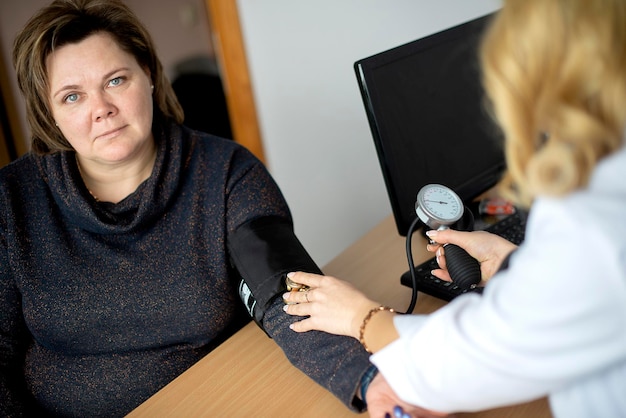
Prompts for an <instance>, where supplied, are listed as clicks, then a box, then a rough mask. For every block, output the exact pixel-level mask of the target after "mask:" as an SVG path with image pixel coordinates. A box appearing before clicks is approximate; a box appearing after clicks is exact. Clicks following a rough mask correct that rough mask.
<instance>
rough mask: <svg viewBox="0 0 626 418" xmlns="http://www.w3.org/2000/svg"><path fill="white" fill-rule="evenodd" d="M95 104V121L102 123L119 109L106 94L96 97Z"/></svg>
mask: <svg viewBox="0 0 626 418" xmlns="http://www.w3.org/2000/svg"><path fill="white" fill-rule="evenodd" d="M93 100H94V104H93V118H94V121H100V120H103V119H106V118H108V117H111V116H113V115H115V114H116V113H117V107H116V106H115V105H114V104H113V102H112V101H111V100H110V98H109V97H107V95H106V94H105V93H100V94H97V95H95V97H94V99H93Z"/></svg>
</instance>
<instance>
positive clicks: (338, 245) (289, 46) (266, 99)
mask: <svg viewBox="0 0 626 418" xmlns="http://www.w3.org/2000/svg"><path fill="white" fill-rule="evenodd" d="M499 6H500V2H499V1H498V0H471V1H469V0H392V1H382V0H315V1H308V2H303V1H294V0H264V1H258V0H238V7H239V14H240V17H241V21H242V30H243V32H244V41H245V44H246V52H247V58H248V64H249V67H250V72H251V77H252V82H253V88H254V94H255V100H256V105H257V111H258V114H259V121H260V125H261V133H262V136H263V142H264V145H265V152H266V157H267V163H268V166H269V168H270V170H271V172H272V174H273V175H274V177H275V179H276V181H277V182H278V184H279V185H280V187H281V189H282V190H283V192H284V194H285V196H286V198H287V201H288V202H289V205H290V207H291V209H292V212H293V215H294V218H295V225H296V232H297V234H298V236H299V237H300V239H301V241H302V242H303V244H304V245H305V247H306V248H307V249H308V250H309V251H310V253H311V255H312V256H313V258H314V259H315V260H316V261H317V262H318V263H319V264H320V265H324V264H326V263H327V262H328V261H330V260H331V259H332V258H333V257H335V256H336V255H337V254H339V253H340V252H341V251H342V250H343V249H345V248H346V247H347V246H349V245H350V244H351V243H352V242H354V241H355V240H356V239H357V238H358V237H360V236H361V235H363V234H364V233H366V232H367V231H368V230H370V229H371V228H372V227H374V226H375V225H376V224H377V223H378V222H380V221H381V220H382V219H384V218H385V217H387V216H388V215H390V214H391V206H390V204H389V200H388V197H387V192H386V189H385V186H384V182H383V178H382V174H381V170H380V167H379V164H378V159H377V157H376V151H375V148H374V144H373V141H372V137H371V134H370V131H369V125H368V122H367V118H366V115H365V111H364V108H363V103H362V100H361V96H360V94H359V89H358V84H357V82H356V77H355V75H354V70H353V64H354V62H355V61H357V60H358V59H361V58H365V57H367V56H369V55H373V54H375V53H378V52H381V51H384V50H386V49H389V48H392V47H395V46H398V45H400V44H403V43H406V42H409V41H412V40H414V39H417V38H420V37H423V36H425V35H428V34H431V33H433V32H437V31H439V30H442V29H445V28H447V27H449V26H453V25H455V24H458V23H461V22H463V21H466V20H470V19H472V18H475V17H478V16H480V15H483V14H486V13H489V12H491V11H494V10H496V9H497V8H498V7H499Z"/></svg>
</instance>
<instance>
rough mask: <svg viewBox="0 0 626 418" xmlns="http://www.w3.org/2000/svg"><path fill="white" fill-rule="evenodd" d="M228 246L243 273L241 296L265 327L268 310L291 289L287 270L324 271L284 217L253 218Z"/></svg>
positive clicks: (232, 234)
mask: <svg viewBox="0 0 626 418" xmlns="http://www.w3.org/2000/svg"><path fill="white" fill-rule="evenodd" d="M226 245H227V247H228V251H229V254H230V260H231V263H232V265H233V267H234V268H235V269H236V270H237V272H238V273H239V275H240V276H241V281H240V283H239V296H240V297H241V299H242V300H243V302H244V304H245V305H246V308H247V309H248V313H249V314H250V316H252V318H254V320H255V322H256V323H257V324H258V325H259V326H260V327H261V328H262V329H264V328H263V316H264V315H265V311H266V309H267V308H268V307H269V306H270V304H271V303H272V301H273V300H274V298H275V297H276V296H277V295H282V294H283V293H284V292H285V291H286V289H287V288H286V285H285V278H286V275H287V273H289V272H291V271H306V272H308V273H317V274H321V273H322V272H321V270H320V269H319V267H318V266H317V265H316V264H315V262H314V261H313V259H312V258H311V257H310V256H309V254H308V253H307V252H306V250H305V249H304V247H303V246H302V244H301V243H300V241H299V240H298V238H297V237H296V235H295V233H294V231H293V225H292V224H291V222H289V221H288V220H286V219H284V218H279V217H276V216H271V217H270V216H268V217H263V218H258V219H254V220H252V221H249V222H247V223H245V224H243V225H241V226H240V227H239V228H237V229H236V230H235V231H234V232H233V233H231V234H229V236H228V238H227V241H226Z"/></svg>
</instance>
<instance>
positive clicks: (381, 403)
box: [365, 373, 452, 418]
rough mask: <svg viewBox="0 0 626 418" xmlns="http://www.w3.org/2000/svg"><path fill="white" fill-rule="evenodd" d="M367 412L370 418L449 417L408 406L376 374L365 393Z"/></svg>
mask: <svg viewBox="0 0 626 418" xmlns="http://www.w3.org/2000/svg"><path fill="white" fill-rule="evenodd" d="M365 398H366V401H367V411H368V412H369V415H370V417H372V418H386V417H392V418H395V417H398V418H406V417H411V418H441V417H449V418H451V417H452V416H451V415H448V414H444V413H440V412H434V411H429V410H427V409H424V408H420V407H418V406H415V405H410V404H408V403H406V402H403V401H402V400H400V398H399V397H398V395H396V393H395V392H394V391H393V389H391V386H389V383H387V380H385V378H384V377H383V375H382V374H380V373H378V374H377V375H376V377H374V379H372V382H371V383H370V385H369V387H368V389H367V393H366V394H365Z"/></svg>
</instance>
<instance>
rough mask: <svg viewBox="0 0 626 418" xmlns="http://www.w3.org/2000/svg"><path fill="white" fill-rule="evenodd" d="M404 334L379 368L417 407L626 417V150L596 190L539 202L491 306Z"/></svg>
mask: <svg viewBox="0 0 626 418" xmlns="http://www.w3.org/2000/svg"><path fill="white" fill-rule="evenodd" d="M418 303H419V300H418ZM395 326H396V328H397V329H398V331H399V333H400V335H401V338H400V339H398V340H396V341H395V342H394V343H392V344H390V345H389V346H387V347H386V348H385V349H383V350H381V351H380V352H378V353H376V354H375V355H373V356H372V362H373V363H374V364H375V365H376V366H377V367H378V368H379V370H380V371H381V373H382V374H383V375H384V376H385V377H386V378H387V380H388V381H389V384H390V385H391V386H392V387H393V389H394V390H395V391H396V393H398V395H399V396H400V397H401V398H402V399H404V400H405V401H407V402H410V403H412V404H416V405H421V406H423V407H426V408H430V409H433V410H438V411H444V412H453V411H457V412H458V411H475V410H482V409H488V408H493V407H498V406H503V405H510V404H515V403H519V402H524V401H528V400H532V399H536V398H539V397H542V396H546V395H547V396H549V400H550V406H551V409H552V412H553V414H554V415H555V416H556V417H567V418H577V417H593V418H597V417H602V418H610V417H626V148H623V149H622V150H621V151H619V152H618V153H616V154H614V155H612V156H610V157H608V158H606V159H605V160H603V161H602V162H601V163H600V164H599V165H598V166H597V168H596V170H595V172H594V174H593V176H592V180H591V182H590V185H589V187H588V188H587V189H585V190H583V191H580V192H576V193H572V194H570V195H568V196H566V197H564V198H562V199H554V198H540V199H537V200H536V202H535V204H534V206H533V208H532V210H531V213H530V216H529V219H528V224H527V231H526V239H525V242H524V243H523V245H521V246H520V248H519V249H518V250H517V251H516V252H515V253H514V254H513V256H512V257H511V261H510V265H509V268H508V269H507V270H504V271H502V272H500V273H498V274H497V275H496V276H494V277H493V278H492V280H491V281H490V283H489V284H488V285H487V287H486V289H485V292H484V294H483V295H482V296H479V295H475V294H467V295H464V296H461V297H459V298H457V299H455V300H453V301H452V302H451V303H449V304H448V305H446V306H445V307H443V308H442V309H440V310H438V311H437V312H435V313H433V314H431V315H421V316H420V315H411V316H408V315H406V316H398V317H396V319H395Z"/></svg>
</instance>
